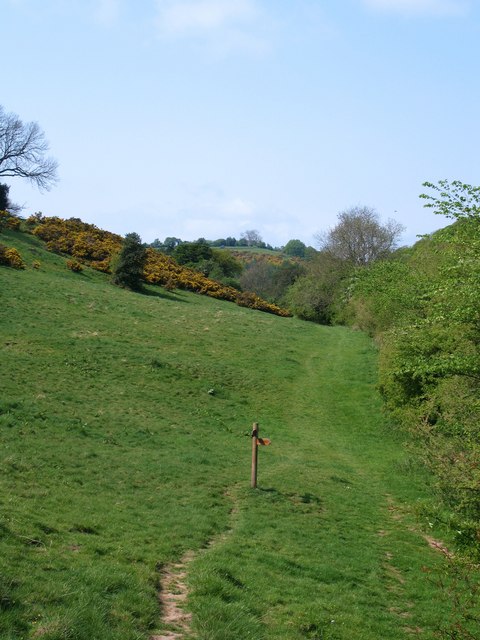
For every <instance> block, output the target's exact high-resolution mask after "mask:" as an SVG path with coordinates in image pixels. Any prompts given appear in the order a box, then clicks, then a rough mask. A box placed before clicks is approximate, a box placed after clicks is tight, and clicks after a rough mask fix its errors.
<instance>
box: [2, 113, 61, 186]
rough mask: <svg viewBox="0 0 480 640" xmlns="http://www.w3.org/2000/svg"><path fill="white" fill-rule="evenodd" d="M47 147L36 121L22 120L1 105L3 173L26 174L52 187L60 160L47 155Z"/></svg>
mask: <svg viewBox="0 0 480 640" xmlns="http://www.w3.org/2000/svg"><path fill="white" fill-rule="evenodd" d="M48 149H49V146H48V142H47V141H46V139H45V134H44V133H43V131H42V130H41V129H40V127H39V126H38V124H37V123H36V122H27V123H23V122H22V121H21V120H20V118H19V117H18V116H17V115H15V114H14V113H6V112H5V110H4V109H3V107H2V106H1V105H0V176H2V177H19V178H26V179H27V180H30V181H31V182H33V183H34V184H35V185H36V186H37V187H38V188H39V189H40V190H43V189H45V190H49V189H50V188H51V187H52V186H53V185H54V184H55V183H56V182H57V180H58V178H57V168H58V163H57V162H56V160H54V159H53V158H49V157H47V156H46V153H47V152H48Z"/></svg>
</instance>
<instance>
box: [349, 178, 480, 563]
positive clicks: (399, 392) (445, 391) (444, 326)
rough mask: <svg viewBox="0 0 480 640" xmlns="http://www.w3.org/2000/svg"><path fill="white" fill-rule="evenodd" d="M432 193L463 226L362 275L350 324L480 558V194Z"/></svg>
mask: <svg viewBox="0 0 480 640" xmlns="http://www.w3.org/2000/svg"><path fill="white" fill-rule="evenodd" d="M426 186H428V187H430V188H431V189H433V193H434V195H425V196H424V197H425V198H426V199H427V201H428V206H432V207H434V208H435V210H436V211H438V212H439V213H443V214H444V215H448V216H449V217H450V218H453V219H454V220H455V222H454V223H453V224H452V225H450V226H448V227H446V228H445V229H442V230H440V231H438V232H436V233H435V234H433V235H432V236H431V237H428V238H424V239H422V240H421V241H420V242H418V243H417V244H416V245H415V246H414V247H413V248H412V249H409V250H402V251H399V252H398V253H396V254H395V255H394V256H392V257H391V258H390V259H389V260H387V261H383V262H378V263H375V264H373V265H372V266H371V267H369V268H367V269H362V270H357V271H356V272H355V274H354V276H353V277H352V278H351V279H350V281H349V285H350V286H349V290H348V299H347V302H346V305H345V307H344V309H343V314H344V316H343V318H344V320H346V321H347V322H349V323H351V324H354V325H356V326H358V327H359V328H361V329H364V330H366V331H368V332H369V333H370V334H371V335H372V336H374V337H375V339H376V340H377V343H378V344H379V347H380V388H381V391H382V394H383V396H384V399H385V402H386V406H387V407H388V409H390V411H391V413H392V414H393V415H394V416H395V417H396V419H397V420H398V422H399V423H400V424H401V425H402V426H403V427H404V428H405V429H407V430H408V431H409V432H410V433H411V434H412V435H413V437H414V442H415V444H416V446H417V447H420V448H421V450H422V452H423V457H424V460H425V462H426V463H427V464H428V466H429V467H430V468H431V469H432V470H433V471H434V473H435V477H436V478H437V485H436V487H437V492H438V496H439V497H440V498H441V502H440V503H439V505H438V512H437V513H436V516H437V517H438V518H439V519H440V520H442V521H444V522H445V523H446V524H448V526H449V527H450V528H451V530H452V531H453V532H454V533H455V536H456V539H457V542H458V543H459V544H460V545H462V546H463V547H464V548H465V549H466V550H467V551H468V552H469V553H472V554H473V555H474V556H475V557H476V558H477V559H478V558H479V557H480V439H479V436H480V426H479V425H480V399H479V398H480V289H479V282H480V189H479V188H475V187H470V186H469V185H463V184H462V183H459V182H453V183H451V184H449V183H448V182H445V181H444V182H441V183H439V185H433V184H430V183H426ZM432 517H433V516H432Z"/></svg>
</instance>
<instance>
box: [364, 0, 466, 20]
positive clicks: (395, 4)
mask: <svg viewBox="0 0 480 640" xmlns="http://www.w3.org/2000/svg"><path fill="white" fill-rule="evenodd" d="M363 3H364V4H365V5H366V6H367V7H368V8H370V9H374V10H378V11H384V12H391V13H400V14H404V15H437V16H449V15H450V16H451V15H463V14H465V13H466V12H467V11H468V8H469V4H470V3H469V1H468V0H363Z"/></svg>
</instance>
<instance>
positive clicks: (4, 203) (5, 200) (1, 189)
mask: <svg viewBox="0 0 480 640" xmlns="http://www.w3.org/2000/svg"><path fill="white" fill-rule="evenodd" d="M9 191H10V187H9V186H8V184H1V183H0V211H7V210H8V209H9V207H10V198H9V197H8V192H9Z"/></svg>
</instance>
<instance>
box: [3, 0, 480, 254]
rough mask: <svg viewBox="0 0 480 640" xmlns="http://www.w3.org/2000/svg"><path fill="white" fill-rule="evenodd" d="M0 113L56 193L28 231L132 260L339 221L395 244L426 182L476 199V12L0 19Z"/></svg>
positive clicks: (16, 2)
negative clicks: (103, 245) (91, 233)
mask: <svg viewBox="0 0 480 640" xmlns="http://www.w3.org/2000/svg"><path fill="white" fill-rule="evenodd" d="M0 25H1V27H2V28H1V31H2V51H3V55H2V82H1V86H2V91H1V94H0V104H2V105H3V106H4V108H5V110H6V111H9V112H14V113H16V114H18V115H19V116H20V117H21V118H22V119H23V120H24V121H31V120H35V121H37V122H38V123H39V124H40V126H41V128H42V129H43V130H44V131H45V134H46V137H47V139H48V141H49V143H50V148H51V154H52V156H54V157H55V158H56V159H57V160H58V161H59V165H60V167H59V177H60V181H59V183H58V185H57V186H55V187H54V188H53V189H52V190H51V191H49V192H44V193H40V192H39V191H38V190H36V189H35V188H34V187H31V186H30V185H29V184H28V183H26V182H24V181H22V180H20V179H8V180H5V181H6V182H8V183H9V184H10V185H11V190H10V195H11V199H12V200H13V201H15V202H17V203H20V204H24V203H25V204H26V210H25V212H26V213H29V212H33V211H42V212H43V213H44V214H46V215H59V216H61V217H71V216H75V217H80V218H82V219H83V220H85V221H87V222H91V223H94V224H96V225H97V226H99V227H101V228H104V229H109V230H111V231H115V232H117V233H120V234H125V233H128V232H130V231H136V232H137V233H139V234H140V235H141V237H142V239H143V240H144V241H147V242H151V241H152V240H154V239H155V238H160V239H163V238H165V237H166V236H177V237H180V238H182V239H184V240H193V239H196V238H198V237H200V236H203V237H206V238H209V239H216V238H221V237H225V236H227V235H233V236H236V237H239V236H240V235H241V233H242V232H243V231H245V230H247V229H257V230H259V231H260V233H261V235H262V236H263V238H264V240H265V241H266V242H270V243H271V244H273V245H276V246H281V245H283V244H285V243H286V242H287V241H288V240H289V239H291V238H300V239H301V240H303V241H304V242H305V243H306V244H315V240H314V234H316V233H318V232H322V231H325V230H327V229H328V228H330V227H332V226H333V225H334V224H335V221H336V216H337V214H338V213H339V212H340V211H342V210H344V209H346V208H348V207H350V206H354V205H367V206H371V207H374V208H375V209H376V210H377V211H378V213H379V215H380V216H381V218H382V219H383V220H386V219H388V218H393V219H395V220H397V221H399V222H401V223H402V224H403V225H405V227H406V232H405V234H404V238H403V241H404V243H407V244H410V243H412V242H413V241H415V237H416V235H417V234H422V233H428V232H431V231H433V230H435V229H437V228H440V227H442V226H444V225H445V224H446V222H447V221H446V220H445V219H443V218H439V217H438V216H435V215H434V214H432V213H431V212H430V211H429V210H427V209H424V208H423V206H422V200H419V198H418V195H419V194H420V193H421V192H422V191H423V188H422V186H421V185H422V182H424V181H425V180H430V181H433V182H435V181H437V180H439V179H443V178H448V179H452V180H453V179H460V180H462V181H464V182H468V183H471V184H477V185H478V184H480V153H479V149H480V119H479V115H480V83H479V81H478V78H479V67H480V7H479V2H478V1H477V0H295V1H294V0H275V1H273V0H136V1H134V0H0Z"/></svg>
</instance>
